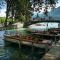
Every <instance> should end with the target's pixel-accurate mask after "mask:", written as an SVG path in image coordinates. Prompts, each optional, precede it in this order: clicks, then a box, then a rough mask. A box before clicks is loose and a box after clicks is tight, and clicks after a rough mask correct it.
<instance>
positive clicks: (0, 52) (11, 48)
mask: <svg viewBox="0 0 60 60" xmlns="http://www.w3.org/2000/svg"><path fill="white" fill-rule="evenodd" d="M16 31H18V32H19V33H22V32H23V33H24V34H26V33H27V32H26V31H25V30H23V29H21V31H20V30H7V31H5V30H4V31H0V60H40V59H41V58H42V56H43V55H44V53H45V50H44V49H42V48H36V47H33V50H32V47H31V46H25V45H22V46H21V48H19V47H18V44H12V43H10V42H6V41H4V36H3V35H4V34H7V33H8V32H10V33H9V34H12V33H13V34H14V33H16ZM23 33H22V34H23Z"/></svg>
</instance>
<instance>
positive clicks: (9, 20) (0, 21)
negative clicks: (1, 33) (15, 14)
mask: <svg viewBox="0 0 60 60" xmlns="http://www.w3.org/2000/svg"><path fill="white" fill-rule="evenodd" d="M5 19H6V18H5V17H0V23H4V22H5ZM11 21H12V19H10V18H8V20H7V22H11Z"/></svg>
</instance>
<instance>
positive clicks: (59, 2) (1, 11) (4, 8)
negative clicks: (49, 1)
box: [0, 0, 60, 17]
mask: <svg viewBox="0 0 60 60" xmlns="http://www.w3.org/2000/svg"><path fill="white" fill-rule="evenodd" d="M59 6H60V0H58V3H57V4H56V8H57V7H59ZM5 12H6V5H5V6H4V7H3V9H1V10H0V17H5V16H6V13H5Z"/></svg>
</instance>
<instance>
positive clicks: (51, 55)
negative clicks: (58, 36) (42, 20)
mask: <svg viewBox="0 0 60 60" xmlns="http://www.w3.org/2000/svg"><path fill="white" fill-rule="evenodd" d="M41 60H60V40H59V41H58V43H57V44H55V45H52V48H51V49H50V50H49V51H48V52H47V53H46V54H45V55H44V56H43V58H42V59H41Z"/></svg>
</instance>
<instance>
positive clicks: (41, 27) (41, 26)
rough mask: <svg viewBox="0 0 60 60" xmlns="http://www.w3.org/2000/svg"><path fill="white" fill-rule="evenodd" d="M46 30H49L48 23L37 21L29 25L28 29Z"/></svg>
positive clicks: (32, 30) (33, 30)
mask: <svg viewBox="0 0 60 60" xmlns="http://www.w3.org/2000/svg"><path fill="white" fill-rule="evenodd" d="M46 30H47V24H44V23H36V24H33V25H30V26H29V27H28V31H31V32H40V31H46Z"/></svg>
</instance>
